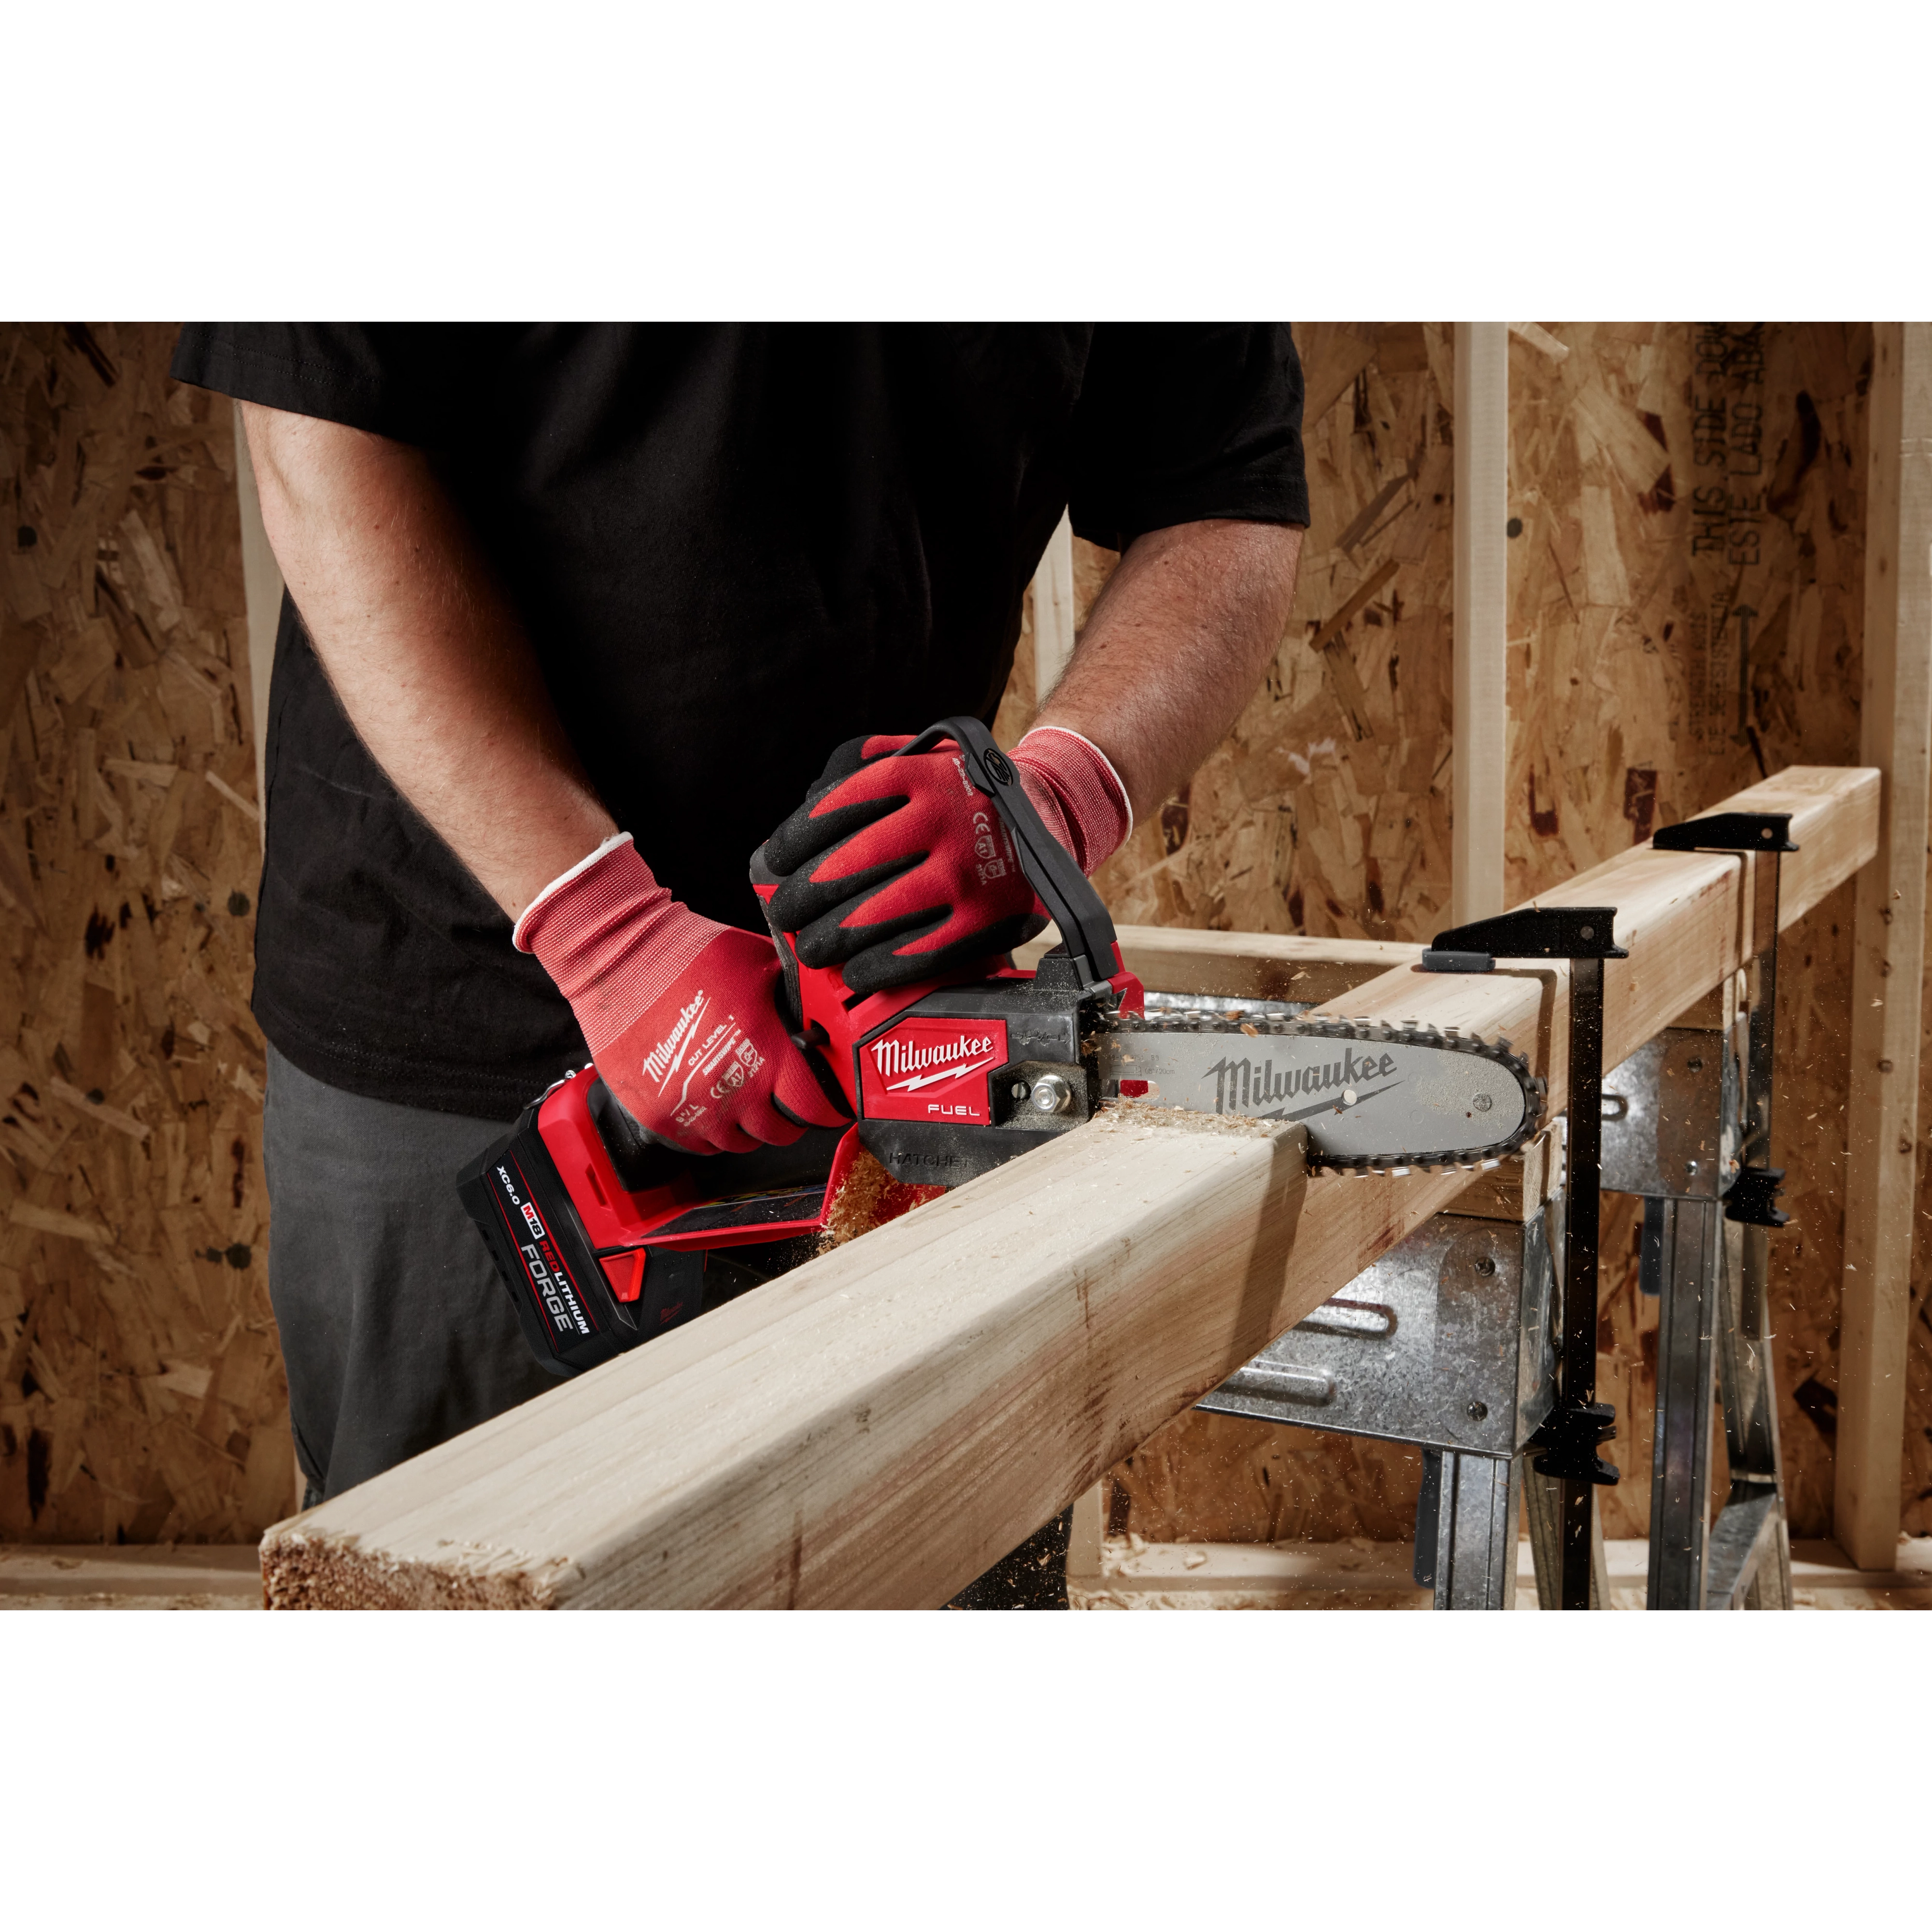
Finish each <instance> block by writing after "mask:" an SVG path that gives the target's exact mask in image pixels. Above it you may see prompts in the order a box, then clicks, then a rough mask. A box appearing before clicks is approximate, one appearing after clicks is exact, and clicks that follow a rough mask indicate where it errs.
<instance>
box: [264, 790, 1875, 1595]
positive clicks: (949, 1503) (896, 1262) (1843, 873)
mask: <svg viewBox="0 0 1932 1932" xmlns="http://www.w3.org/2000/svg"><path fill="white" fill-rule="evenodd" d="M1727 804H1729V805H1733V806H1734V807H1736V808H1739V809H1748V808H1752V807H1754V806H1755V807H1757V808H1760V809H1781V810H1782V809H1788V810H1790V811H1792V813H1793V834H1794V836H1795V837H1796V838H1797V839H1798V841H1799V843H1800V844H1801V845H1802V847H1803V848H1804V849H1803V850H1802V851H1801V852H1800V853H1798V854H1796V856H1793V858H1791V859H1789V860H1788V861H1787V868H1788V869H1787V874H1786V890H1785V896H1784V910H1785V913H1786V916H1787V918H1788V919H1796V917H1798V916H1799V914H1800V913H1802V912H1803V911H1804V910H1806V909H1807V908H1808V907H1809V906H1811V905H1812V904H1815V903H1816V902H1817V900H1818V899H1819V898H1822V897H1823V895H1824V894H1825V893H1826V892H1829V890H1830V889H1832V887H1833V886H1836V885H1838V883H1841V882H1842V881H1843V880H1844V879H1846V878H1848V877H1850V876H1851V874H1852V872H1853V871H1855V869H1856V868H1857V867H1858V865H1861V864H1862V863H1863V862H1864V861H1865V860H1866V859H1868V858H1869V857H1870V856H1871V854H1872V853H1873V850H1875V849H1876V841H1877V826H1878V778H1877V774H1876V772H1863V771H1851V772H1845V771H1836V770H1824V769H1800V770H1796V771H1792V772H1784V773H1782V774H1781V775H1780V776H1779V777H1778V778H1775V779H1772V780H1771V781H1769V782H1768V783H1766V784H1763V785H1759V786H1756V787H1753V788H1752V790H1751V791H1750V792H1748V793H1745V794H1743V795H1742V796H1741V797H1740V798H1739V799H1733V800H1730V801H1727ZM1753 862H1754V861H1751V860H1749V859H1737V858H1733V857H1727V856H1722V855H1715V854H1701V853H1682V854H1679V853H1658V852H1653V851H1652V850H1649V848H1648V847H1638V848H1636V849H1635V850H1632V851H1630V852H1628V853H1623V854H1622V855H1620V856H1619V857H1618V858H1617V859H1614V860H1613V861H1611V862H1610V864H1608V865H1604V866H1600V867H1598V868H1597V869H1596V870H1595V871H1594V872H1592V873H1589V874H1585V875H1583V877H1581V878H1580V879H1577V880H1572V881H1571V883H1570V885H1569V886H1567V887H1566V888H1565V889H1564V891H1563V892H1562V893H1561V894H1558V895H1551V896H1552V898H1553V900H1556V901H1559V902H1561V901H1566V900H1567V901H1568V902H1570V903H1572V904H1589V903H1593V902H1596V901H1600V900H1601V901H1610V902H1613V903H1615V904H1616V905H1617V906H1618V907H1619V918H1618V922H1617V934H1618V937H1619V940H1620V941H1622V943H1623V944H1625V946H1627V947H1629V948H1630V950H1631V958H1630V959H1628V961H1625V962H1618V963H1616V964H1615V965H1613V966H1612V967H1611V968H1610V971H1609V972H1608V974H1607V980H1608V987H1607V1002H1606V1004H1607V1015H1606V1028H1605V1031H1606V1034H1607V1052H1608V1055H1609V1057H1610V1059H1611V1060H1612V1061H1613V1062H1614V1061H1616V1060H1617V1059H1619V1058H1622V1057H1623V1056H1624V1055H1627V1054H1628V1053H1629V1052H1632V1051H1633V1050H1634V1049H1635V1048H1636V1047H1637V1046H1640V1045H1641V1044H1642V1043H1643V1040H1646V1039H1647V1038H1649V1037H1650V1035H1651V1034H1654V1033H1655V1032H1656V1031H1658V1030H1659V1029H1660V1028H1662V1027H1664V1026H1665V1025H1668V1024H1669V1022H1670V1020H1671V1019H1673V1017H1674V1016H1676V1014H1677V1013H1679V1012H1681V1011H1682V1010H1683V1009H1684V1008H1685V1007H1687V1006H1688V1005H1689V1004H1691V1001H1692V1000H1693V999H1694V998H1697V996H1698V995H1700V994H1701V993H1703V992H1705V991H1706V989H1709V987H1711V986H1713V985H1715V984H1716V983H1718V982H1719V981H1721V980H1722V979H1723V978H1724V976H1725V975H1726V974H1730V973H1734V972H1736V971H1737V970H1738V968H1739V966H1740V965H1741V964H1742V962H1744V961H1745V959H1748V957H1749V956H1751V953H1752V952H1753V951H1754V950H1756V949H1755V944H1754V938H1753V935H1751V932H1750V930H1749V916H1748V907H1749V906H1750V904H1751V895H1750V893H1749V892H1748V890H1746V889H1744V885H1745V881H1744V879H1743V874H1744V873H1745V871H1746V870H1747V868H1748V866H1749V865H1751V863H1753ZM1176 937H1177V938H1184V939H1186V940H1187V941H1190V942H1191V943H1193V944H1194V945H1196V947H1201V949H1202V950H1200V951H1199V952H1198V953H1197V954H1196V964H1197V965H1199V964H1200V963H1201V962H1204V961H1205V959H1207V957H1208V949H1207V948H1205V947H1202V942H1203V941H1205V940H1208V939H1214V940H1217V941H1222V940H1225V941H1226V943H1227V944H1228V945H1229V948H1230V950H1232V948H1233V947H1234V946H1235V944H1238V942H1237V941H1236V940H1235V936H1234V935H1225V936H1224V935H1199V934H1196V935H1177V936H1176ZM1249 943H1250V944H1255V945H1256V946H1257V950H1259V951H1260V952H1261V953H1262V954H1263V955H1264V956H1268V958H1269V970H1270V971H1273V972H1274V973H1277V974H1279V972H1280V971H1281V970H1282V967H1283V961H1282V959H1280V957H1279V956H1275V955H1276V949H1277V948H1278V947H1281V946H1282V945H1283V944H1288V942H1285V941H1275V940H1268V941H1262V942H1255V941H1250V942H1249ZM1302 943H1303V944H1309V942H1302ZM1313 944H1317V945H1322V944H1334V942H1313ZM1406 952H1407V957H1408V959H1409V960H1410V961H1412V959H1413V957H1414V950H1413V949H1407V950H1406ZM1256 977H1265V975H1263V974H1256ZM1566 990H1567V989H1566V975H1565V971H1564V969H1563V968H1562V967H1561V966H1560V965H1556V966H1551V965H1536V966H1533V967H1523V968H1505V969H1504V970H1503V971H1499V972H1497V973H1495V974H1489V975H1484V976H1481V977H1474V976H1466V975H1463V976H1451V975H1440V974H1424V973H1422V972H1420V971H1418V970H1417V969H1416V968H1415V966H1414V965H1412V964H1411V963H1404V964H1403V965H1400V966H1399V967H1398V968H1397V969H1396V970H1395V971H1385V972H1383V973H1382V974H1379V976H1378V977H1376V978H1374V979H1373V980H1370V981H1369V982H1367V983H1366V984H1364V985H1361V986H1357V987H1355V989H1352V990H1351V991H1349V992H1346V993H1345V994H1344V995H1342V996H1341V998H1340V1000H1339V1001H1337V1009H1338V1010H1342V1011H1344V1012H1346V1013H1352V1014H1354V1013H1361V1014H1367V1015H1370V1016H1382V1017H1386V1018H1388V1019H1406V1018H1409V1017H1411V1016H1414V1017H1416V1018H1418V1019H1425V1020H1433V1021H1435V1022H1438V1023H1439V1024H1442V1025H1460V1026H1463V1027H1465V1028H1468V1029H1469V1030H1470V1031H1475V1032H1479V1033H1481V1034H1485V1035H1487V1036H1489V1037H1495V1036H1496V1035H1498V1034H1506V1035H1508V1036H1509V1037H1511V1038H1513V1039H1514V1040H1515V1041H1516V1043H1517V1045H1518V1046H1519V1048H1520V1049H1521V1050H1522V1051H1523V1052H1526V1053H1527V1054H1528V1055H1529V1057H1530V1058H1531V1059H1532V1063H1533V1064H1535V1066H1536V1067H1537V1068H1538V1070H1540V1071H1541V1072H1542V1073H1544V1075H1545V1076H1546V1078H1547V1079H1549V1081H1550V1085H1551V1088H1552V1093H1551V1106H1552V1108H1553V1109H1554V1108H1556V1107H1557V1106H1561V1105H1562V1100H1563V1094H1562V1075H1563V1067H1564V1056H1565V1049H1566V1041H1565V1025H1566V1022H1567V1017H1568V1015H1567V1003H1566V1000H1565V993H1566ZM1298 1133H1299V1130H1295V1129H1289V1128H1284V1127H1263V1126H1259V1125H1257V1124H1236V1123H1232V1122H1228V1121H1204V1120H1202V1119H1201V1118H1199V1117H1196V1116H1187V1115H1169V1116H1166V1117H1165V1118H1163V1116H1162V1115H1161V1113H1160V1110H1159V1109H1135V1108H1127V1109H1121V1110H1118V1112H1113V1113H1111V1114H1109V1115H1103V1118H1100V1120H1097V1121H1094V1122H1093V1123H1091V1124H1089V1125H1088V1126H1087V1127H1082V1128H1080V1129H1078V1130H1075V1131H1074V1132H1073V1133H1070V1134H1068V1135H1067V1136H1064V1138H1062V1139H1061V1140H1060V1141H1058V1142H1056V1143H1055V1144H1054V1145H1052V1146H1051V1147H1049V1148H1046V1149H1043V1150H1042V1151H1040V1152H1038V1153H1036V1154H1029V1155H1028V1156H1027V1157H1026V1158H1025V1160H1021V1161H1016V1162H1014V1163H1012V1164H1011V1165H1010V1166H1007V1167H1004V1168H1002V1169H1000V1170H999V1171H998V1172H997V1173H995V1174H992V1175H986V1176H985V1177H984V1178H982V1179H981V1180H979V1181H974V1182H972V1183H971V1184H969V1185H968V1186H967V1187H963V1188H961V1189H959V1190H957V1191H956V1192H955V1193H952V1194H950V1195H947V1196H944V1197H943V1198H942V1199H940V1200H938V1201H935V1202H932V1203H931V1204H929V1205H928V1206H926V1207H924V1208H920V1209H919V1210H918V1211H916V1213H914V1214H910V1215H908V1216H907V1217H904V1219H902V1220H899V1221H897V1222H895V1223H891V1224H890V1225H889V1226H886V1227H884V1228H882V1229H878V1230H877V1231H876V1232H874V1233H871V1234H869V1235H865V1236H863V1237H862V1238H860V1239H859V1240H858V1241H854V1242H852V1243H850V1244H848V1245H847V1247H844V1248H841V1249H840V1250H837V1251H836V1252H835V1253H832V1254H830V1255H828V1256H822V1257H820V1259H818V1260H817V1261H814V1262H809V1263H808V1264H807V1265H805V1267H804V1268H800V1269H799V1270H797V1271H795V1272H794V1273H793V1274H789V1275H787V1276H784V1277H781V1279H780V1280H777V1281H775V1282H774V1283H771V1284H770V1285H769V1286H767V1287H765V1288H762V1289H754V1291H753V1292H751V1294H749V1295H745V1296H744V1297H742V1298H740V1299H739V1301H735V1302H733V1303H731V1304H729V1305H728V1306H727V1307H724V1308H722V1309H720V1310H717V1311H715V1313H712V1314H710V1315H707V1316H704V1317H703V1318H702V1319H700V1320H699V1321H697V1322H693V1323H692V1324H691V1325H690V1326H689V1327H688V1328H684V1329H681V1330H679V1331H676V1333H674V1334H670V1335H668V1336H667V1337H664V1340H661V1341H659V1342H657V1343H653V1344H652V1346H650V1347H649V1348H648V1349H640V1350H639V1351H638V1352H636V1353H635V1354H634V1355H628V1356H625V1357H624V1358H621V1359H619V1361H615V1362H613V1363H610V1364H607V1365H606V1366H605V1367H603V1368H601V1369H598V1370H595V1371H593V1372H592V1373H590V1374H589V1375H587V1376H583V1377H581V1378H580V1379H578V1380H577V1381H575V1382H571V1383H570V1384H568V1385H565V1387H563V1388H560V1389H559V1390H558V1391H556V1393H555V1394H552V1395H550V1396H548V1397H546V1398H545V1399H544V1400H541V1401H540V1402H537V1403H530V1404H528V1405H526V1406H524V1407H523V1408H522V1409H515V1410H512V1411H511V1412H510V1413H509V1414H508V1415H504V1416H500V1417H499V1418H496V1420H495V1421H493V1422H489V1423H486V1424H484V1425H483V1426H482V1427H481V1428H479V1429H476V1430H472V1431H470V1433H469V1434H467V1435H466V1436H460V1437H458V1439H456V1440H455V1441H454V1442H449V1443H446V1444H445V1445H443V1447H442V1448H439V1449H435V1450H432V1451H430V1452H429V1453H428V1454H427V1455H425V1456H421V1457H417V1458H416V1460H414V1461H413V1462H410V1463H404V1464H403V1465H402V1466H401V1467H399V1468H398V1469H392V1470H390V1471H389V1472H387V1473H386V1474H385V1475H381V1476H378V1477H377V1478H374V1480H372V1481H370V1482H368V1483H365V1484H362V1486H361V1487H359V1488H357V1489H355V1490H351V1491H350V1492H349V1493H347V1494H346V1495H344V1496H341V1497H338V1498H336V1499H334V1500H332V1502H328V1503H326V1504H324V1505H322V1506H321V1507H320V1508H318V1509H316V1510H313V1511H309V1512H308V1513H307V1514H305V1515H303V1516H301V1517H296V1518H295V1519H293V1520H292V1521H290V1522H289V1523H284V1524H282V1525H281V1526H278V1528H277V1529H275V1530H273V1531H272V1532H270V1533H269V1536H268V1537H267V1538H266V1539H265V1540H264V1542H263V1574H264V1577H265V1580H266V1583H267V1586H268V1589H269V1596H270V1599H271V1601H272V1602H273V1603H275V1604H281V1605H286V1606H300V1605H311V1604H313V1605H326V1604H338V1605H343V1606H353V1605H359V1604H399V1605H400V1604H475V1605H486V1604H500V1605H505V1606H512V1605H514V1606H522V1607H546V1606H563V1605H569V1606H577V1607H591V1606H593V1605H600V1604H610V1605H616V1604H630V1605H638V1606H643V1605H653V1604H655V1605H670V1604H685V1605H694V1606H695V1605H728V1604H793V1605H799V1606H806V1605H823V1606H832V1605H838V1604H847V1605H853V1604H875V1605H907V1606H910V1605H916V1604H938V1603H943V1602H944V1601H947V1599H948V1598H950V1596H951V1595H953V1594H954V1593H955V1592H956V1591H957V1590H958V1589H960V1588H961V1587H962V1586H963V1585H965V1583H968V1582H970V1581H971V1579H972V1578H973V1577H975V1576H977V1575H978V1574H980V1572H981V1571H983V1570H984V1569H985V1568H986V1567H987V1565H989V1564H990V1563H992V1562H994V1561H995V1560H997V1559H998V1558H999V1557H1000V1556H1002V1555H1004V1553H1006V1552H1007V1550H1010V1549H1012V1548H1013V1547H1014V1546H1015V1545H1016V1544H1018V1543H1019V1542H1020V1541H1022V1538H1025V1536H1026V1535H1028V1533H1029V1532H1031V1530H1032V1529H1034V1528H1035V1527H1037V1526H1038V1525H1039V1524H1040V1523H1043V1522H1044V1521H1046V1520H1047V1519H1048V1518H1049V1517H1052V1516H1053V1515H1054V1514H1056V1513H1057V1512H1058V1511H1060V1510H1061V1509H1064V1508H1065V1507H1066V1506H1067V1504H1068V1503H1069V1502H1070V1501H1072V1500H1073V1498H1074V1497H1076V1496H1078V1495H1079V1493H1080V1492H1081V1491H1082V1490H1083V1489H1084V1488H1085V1487H1088V1485H1090V1484H1092V1483H1093V1482H1094V1481H1095V1480H1096V1479H1097V1478H1098V1477H1099V1476H1100V1474H1101V1472H1103V1471H1104V1470H1106V1469H1109V1468H1110V1467H1111V1466H1112V1465H1113V1464H1114V1463H1116V1462H1118V1460H1120V1458H1121V1457H1122V1456H1124V1455H1125V1454H1128V1453H1129V1452H1130V1451H1132V1450H1133V1449H1134V1448H1136V1447H1137V1446H1138V1445H1139V1443H1140V1442H1143V1441H1145V1439H1146V1438H1147V1436H1149V1435H1151V1433H1153V1431H1154V1430H1155V1429H1156V1428H1157V1427H1159V1426H1160V1424H1162V1423H1163V1422H1165V1421H1167V1420H1168V1419H1169V1417H1171V1416H1172V1415H1175V1414H1176V1413H1178V1412H1179V1411H1180V1410H1181V1409H1182V1408H1184V1407H1185V1406H1187V1405H1188V1404H1189V1403H1191V1402H1193V1400H1195V1399H1196V1397H1199V1395H1201V1394H1203V1393H1205V1391H1206V1390H1207V1389H1208V1388H1211V1387H1212V1386H1213V1385H1214V1384H1215V1383H1217V1382H1220V1380H1222V1379H1223V1378H1224V1377H1225V1376H1226V1375H1228V1374H1229V1373H1231V1372H1232V1370H1234V1369H1235V1368H1236V1367H1239V1366H1240V1365H1241V1364H1242V1363H1244V1362H1245V1361H1249V1360H1250V1359H1251V1358H1253V1356H1254V1355H1256V1353H1258V1352H1259V1350H1260V1349H1262V1348H1263V1347H1264V1346H1266V1344H1267V1343H1268V1342H1269V1341H1271V1340H1273V1339H1274V1337H1276V1336H1277V1335H1280V1334H1283V1332H1285V1331H1286V1330H1287V1329H1289V1328H1292V1326H1293V1325H1295V1323H1296V1322H1298V1321H1300V1320H1301V1319H1302V1317H1303V1316H1305V1315H1307V1313H1309V1311H1310V1310H1312V1309H1313V1308H1314V1307H1316V1305H1317V1304H1319V1303H1321V1302H1322V1301H1326V1300H1327V1299H1328V1297H1329V1296H1330V1295H1333V1294H1334V1293H1336V1292H1337V1291H1338V1290H1339V1289H1341V1288H1342V1287H1343V1286H1344V1285H1345V1284H1346V1283H1348V1282H1349V1281H1351V1280H1353V1279H1354V1278H1355V1276H1356V1275H1358V1274H1360V1273H1361V1271H1362V1269H1364V1268H1366V1267H1367V1266H1368V1265H1370V1263H1371V1262H1373V1261H1375V1260H1376V1259H1379V1257H1380V1256H1382V1255H1383V1254H1385V1253H1387V1252H1388V1250H1389V1249H1390V1248H1391V1247H1394V1245H1395V1244H1396V1243H1397V1242H1398V1241H1400V1240H1402V1239H1403V1237H1404V1236H1405V1235H1407V1234H1409V1232H1411V1231H1412V1229H1415V1228H1416V1227H1418V1226H1420V1225H1421V1223H1422V1222H1423V1221H1424V1220H1427V1218H1428V1217H1429V1216H1430V1215H1431V1214H1435V1213H1436V1212H1437V1211H1439V1209H1441V1208H1444V1207H1445V1206H1447V1205H1448V1204H1449V1203H1450V1202H1451V1201H1452V1200H1454V1199H1455V1198H1456V1196H1457V1195H1458V1194H1459V1193H1460V1192H1461V1191H1462V1190H1463V1189H1464V1188H1465V1187H1466V1186H1467V1185H1468V1184H1469V1177H1468V1176H1467V1175H1465V1174H1463V1173H1460V1172H1450V1173H1446V1174H1436V1175H1412V1176H1409V1177H1407V1178H1394V1177H1379V1178H1371V1179H1359V1180H1358V1179H1352V1178H1343V1177H1340V1176H1335V1175H1321V1176H1316V1177H1315V1178H1312V1179H1310V1178H1304V1175H1303V1174H1302V1172H1301V1163H1300V1159H1299V1154H1298V1148H1299V1141H1298Z"/></svg>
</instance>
